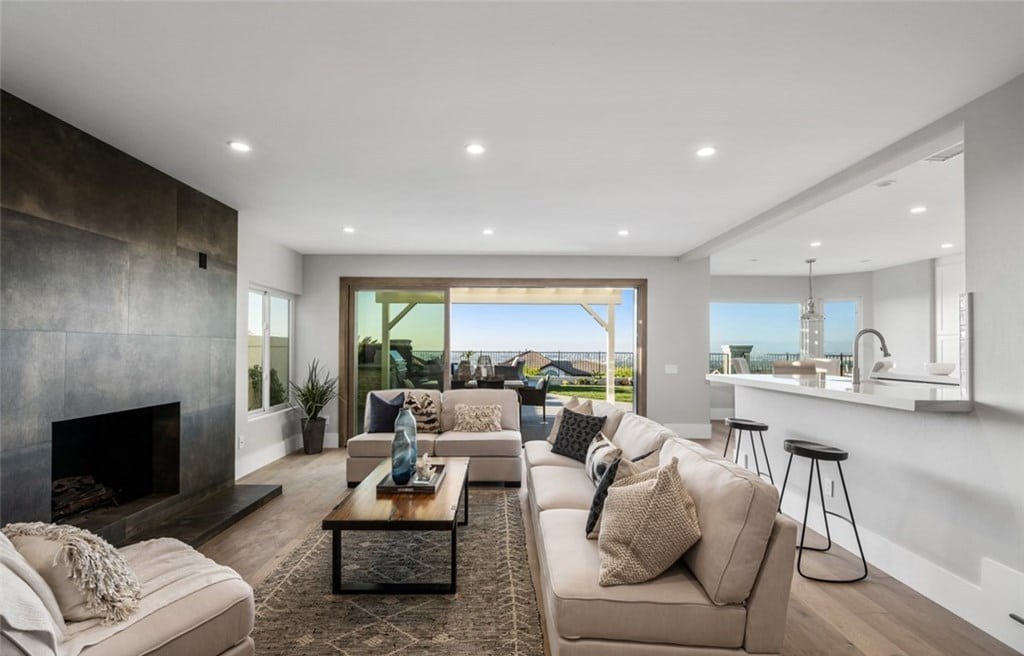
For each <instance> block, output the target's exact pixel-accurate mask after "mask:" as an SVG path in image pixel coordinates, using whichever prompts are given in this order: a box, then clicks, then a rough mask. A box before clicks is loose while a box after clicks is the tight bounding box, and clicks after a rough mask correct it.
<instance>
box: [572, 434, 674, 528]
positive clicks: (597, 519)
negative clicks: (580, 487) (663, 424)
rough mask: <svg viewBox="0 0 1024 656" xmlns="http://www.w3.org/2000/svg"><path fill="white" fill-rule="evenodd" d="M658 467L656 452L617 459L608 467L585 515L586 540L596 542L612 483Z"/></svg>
mask: <svg viewBox="0 0 1024 656" xmlns="http://www.w3.org/2000/svg"><path fill="white" fill-rule="evenodd" d="M657 466H658V452H657V451H651V452H650V453H648V454H646V455H642V456H639V457H637V458H633V459H632V460H630V459H628V458H619V459H617V460H615V462H613V463H611V464H610V465H608V468H607V469H606V470H605V473H604V475H603V476H601V480H600V481H598V483H597V489H596V490H595V491H594V498H593V500H592V501H591V502H590V512H589V513H588V514H587V539H590V540H596V539H597V536H598V535H599V534H600V532H601V511H602V510H604V502H605V499H606V498H607V496H608V488H609V487H611V485H612V483H614V482H615V481H617V480H620V479H623V478H629V477H630V476H636V475H637V474H642V473H644V472H645V471H649V470H651V469H654V468H655V467H657Z"/></svg>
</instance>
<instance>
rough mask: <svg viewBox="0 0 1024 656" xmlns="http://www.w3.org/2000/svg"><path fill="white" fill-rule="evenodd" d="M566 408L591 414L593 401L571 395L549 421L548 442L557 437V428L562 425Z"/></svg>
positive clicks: (582, 413)
mask: <svg viewBox="0 0 1024 656" xmlns="http://www.w3.org/2000/svg"><path fill="white" fill-rule="evenodd" d="M566 410H572V411H573V412H578V413H580V414H581V415H592V414H594V402H593V401H591V400H590V399H581V398H579V397H576V396H574V397H572V398H571V399H569V400H568V401H566V402H565V403H564V404H563V405H562V409H561V410H559V411H558V412H556V413H555V419H554V421H552V422H551V431H550V432H549V433H548V442H551V443H552V444H554V442H555V438H556V437H558V429H559V428H561V427H562V416H563V415H564V414H565V411H566Z"/></svg>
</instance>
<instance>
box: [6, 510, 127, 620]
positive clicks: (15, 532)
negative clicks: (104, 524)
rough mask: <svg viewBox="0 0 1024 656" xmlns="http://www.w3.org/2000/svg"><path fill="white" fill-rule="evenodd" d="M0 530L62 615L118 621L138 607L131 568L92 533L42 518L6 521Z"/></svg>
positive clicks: (72, 618) (82, 618)
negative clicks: (48, 591)
mask: <svg viewBox="0 0 1024 656" xmlns="http://www.w3.org/2000/svg"><path fill="white" fill-rule="evenodd" d="M3 532H4V535H6V536H7V537H8V538H9V539H10V541H11V543H12V544H14V547H15V548H16V549H17V550H18V553H20V554H21V555H22V556H24V557H25V560H26V561H28V563H29V564H30V565H32V567H33V568H35V570H36V571H37V572H39V575H40V576H42V577H43V579H44V580H45V581H46V583H47V584H48V585H49V586H50V589H51V590H52V591H53V595H54V597H56V599H57V604H58V605H59V606H60V611H61V614H62V615H63V616H64V619H65V620H68V621H72V622H77V621H82V620H88V619H92V618H103V619H105V620H107V621H109V622H120V621H123V620H125V619H127V618H128V616H129V615H131V614H132V613H134V612H135V610H136V609H137V608H138V605H139V597H140V596H141V594H142V588H141V586H140V585H139V580H138V578H137V577H136V576H135V572H134V571H132V568H131V567H129V566H128V563H127V562H126V561H125V559H124V557H123V556H122V555H121V554H120V552H118V551H117V549H115V548H114V546H113V545H112V544H110V543H109V542H107V541H106V540H104V539H103V538H101V537H100V536H98V535H96V534H95V533H92V532H90V531H87V530H85V529H81V528H78V527H76V526H70V525H67V524H63V525H61V524H47V523H44V522H27V523H16V524H8V525H7V526H5V527H4V529H3Z"/></svg>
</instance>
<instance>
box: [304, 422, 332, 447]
mask: <svg viewBox="0 0 1024 656" xmlns="http://www.w3.org/2000/svg"><path fill="white" fill-rule="evenodd" d="M326 426H327V420H326V419H324V418H323V417H320V418H318V419H307V420H305V421H303V422H302V450H303V451H304V452H306V453H320V452H321V451H323V450H324V428H325V427H326Z"/></svg>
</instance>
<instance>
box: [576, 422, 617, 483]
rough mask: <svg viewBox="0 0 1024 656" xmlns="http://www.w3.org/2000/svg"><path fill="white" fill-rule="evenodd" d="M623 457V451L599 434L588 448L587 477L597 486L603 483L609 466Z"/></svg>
mask: <svg viewBox="0 0 1024 656" xmlns="http://www.w3.org/2000/svg"><path fill="white" fill-rule="evenodd" d="M620 456H622V449H620V448H619V447H617V446H615V445H614V444H612V443H611V442H610V441H609V440H608V438H607V437H605V436H604V434H603V433H598V434H597V437H595V438H594V441H593V442H591V443H590V446H589V447H587V459H586V462H585V463H584V465H585V470H586V472H587V476H589V477H590V482H591V483H593V484H594V485H595V486H596V485H597V484H598V483H599V482H600V481H601V477H602V476H604V472H605V470H606V469H608V465H610V464H612V463H613V462H615V461H616V460H618V459H619V457H620Z"/></svg>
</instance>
